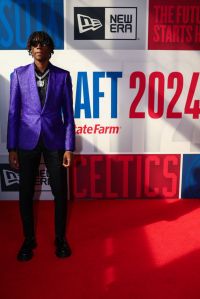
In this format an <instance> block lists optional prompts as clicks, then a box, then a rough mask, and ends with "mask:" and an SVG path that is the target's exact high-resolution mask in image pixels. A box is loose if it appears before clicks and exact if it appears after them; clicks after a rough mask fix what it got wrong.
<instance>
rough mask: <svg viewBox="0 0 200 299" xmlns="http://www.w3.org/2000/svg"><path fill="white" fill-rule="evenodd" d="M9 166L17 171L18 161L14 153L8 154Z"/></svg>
mask: <svg viewBox="0 0 200 299" xmlns="http://www.w3.org/2000/svg"><path fill="white" fill-rule="evenodd" d="M9 164H10V167H11V168H14V169H16V170H17V169H19V160H18V155H17V152H16V151H10V152H9Z"/></svg>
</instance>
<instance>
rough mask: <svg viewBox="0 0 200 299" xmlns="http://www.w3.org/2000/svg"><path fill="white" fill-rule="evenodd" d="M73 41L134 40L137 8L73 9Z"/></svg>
mask: <svg viewBox="0 0 200 299" xmlns="http://www.w3.org/2000/svg"><path fill="white" fill-rule="evenodd" d="M74 39H75V40H91V39H92V40H136V39H137V7H74Z"/></svg>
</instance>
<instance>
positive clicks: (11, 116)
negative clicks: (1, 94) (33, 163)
mask: <svg viewBox="0 0 200 299" xmlns="http://www.w3.org/2000/svg"><path fill="white" fill-rule="evenodd" d="M20 111H21V94H20V87H19V82H18V76H17V71H16V70H14V72H13V73H12V74H11V77H10V106H9V112H8V128H7V149H8V150H11V149H17V148H18V136H19V134H18V132H19V120H20Z"/></svg>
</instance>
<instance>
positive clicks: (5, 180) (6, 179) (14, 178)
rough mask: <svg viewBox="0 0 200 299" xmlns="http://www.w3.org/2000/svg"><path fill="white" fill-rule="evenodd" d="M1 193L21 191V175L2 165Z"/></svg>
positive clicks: (0, 167)
mask: <svg viewBox="0 0 200 299" xmlns="http://www.w3.org/2000/svg"><path fill="white" fill-rule="evenodd" d="M0 174H1V191H18V190H19V173H18V172H17V171H13V170H12V169H11V168H10V167H9V165H8V164H1V165H0Z"/></svg>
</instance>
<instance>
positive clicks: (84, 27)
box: [77, 14, 103, 33]
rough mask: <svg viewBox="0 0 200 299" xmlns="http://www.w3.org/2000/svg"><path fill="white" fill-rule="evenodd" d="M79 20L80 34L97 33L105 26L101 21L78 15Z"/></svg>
mask: <svg viewBox="0 0 200 299" xmlns="http://www.w3.org/2000/svg"><path fill="white" fill-rule="evenodd" d="M77 20H78V28H79V32H80V33H84V32H86V31H89V30H92V31H95V30H97V29H99V28H101V27H102V26H103V25H102V23H101V21H100V20H98V19H93V18H90V17H89V16H86V15H81V14H77Z"/></svg>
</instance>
